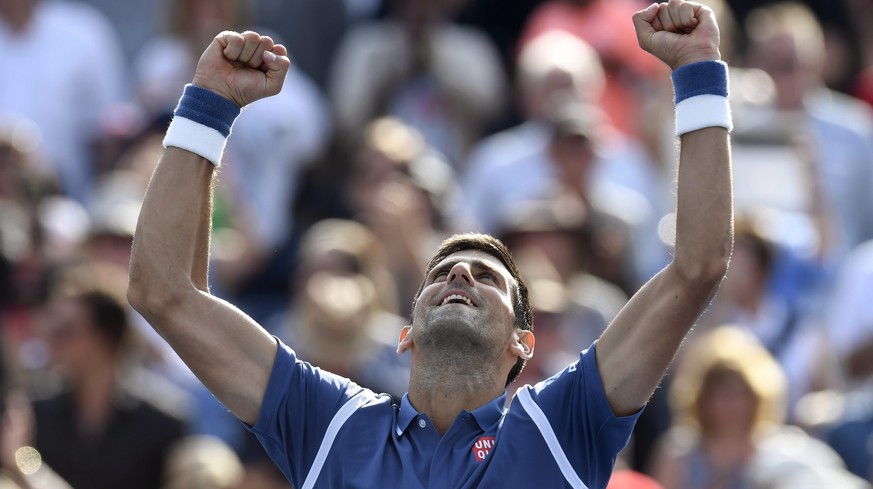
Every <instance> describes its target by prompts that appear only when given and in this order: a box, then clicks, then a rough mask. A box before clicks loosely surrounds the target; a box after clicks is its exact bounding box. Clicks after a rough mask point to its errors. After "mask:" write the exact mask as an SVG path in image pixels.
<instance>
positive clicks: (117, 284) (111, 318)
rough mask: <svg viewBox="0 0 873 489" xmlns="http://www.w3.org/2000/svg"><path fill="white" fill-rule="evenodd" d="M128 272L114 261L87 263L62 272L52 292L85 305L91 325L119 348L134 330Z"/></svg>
mask: <svg viewBox="0 0 873 489" xmlns="http://www.w3.org/2000/svg"><path fill="white" fill-rule="evenodd" d="M126 275H127V274H126V271H125V270H124V269H123V268H121V267H118V266H116V265H114V264H110V263H102V262H85V263H79V264H74V265H70V266H67V267H66V268H64V269H63V270H61V271H60V272H59V276H57V277H56V283H55V286H54V290H53V292H52V295H53V296H54V297H56V298H63V299H70V300H73V301H76V302H78V303H79V304H81V305H83V306H84V307H85V310H86V311H87V314H88V319H89V323H90V327H91V328H93V330H94V331H95V332H96V333H97V334H99V335H100V336H101V337H103V338H104V339H106V341H107V343H108V344H109V345H110V347H111V348H113V349H115V350H118V349H119V348H121V347H123V346H125V345H124V343H125V341H126V340H127V338H128V335H129V334H130V332H131V326H130V317H129V315H128V310H127V300H126V299H125V296H124V294H125V292H126V290H127V276H126Z"/></svg>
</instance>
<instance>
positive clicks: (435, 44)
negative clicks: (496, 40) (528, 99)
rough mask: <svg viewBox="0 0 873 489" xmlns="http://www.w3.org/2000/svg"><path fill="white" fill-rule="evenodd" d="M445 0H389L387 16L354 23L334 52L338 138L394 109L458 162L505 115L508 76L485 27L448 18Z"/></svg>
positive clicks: (349, 137) (350, 138) (352, 138)
mask: <svg viewBox="0 0 873 489" xmlns="http://www.w3.org/2000/svg"><path fill="white" fill-rule="evenodd" d="M451 3H452V2H450V1H448V0H422V1H416V2H409V1H405V0H391V1H390V3H389V12H390V15H389V16H388V17H387V18H386V19H384V20H381V21H373V22H366V23H361V24H358V25H355V26H353V27H352V28H351V29H350V30H349V31H348V32H347V33H346V35H345V37H344V38H343V41H342V42H341V44H340V46H339V48H338V49H337V52H336V57H335V59H334V62H333V67H332V69H331V76H330V89H329V94H330V99H331V102H332V103H333V107H334V112H335V113H336V118H337V126H338V130H339V131H340V135H341V137H342V138H343V139H344V140H346V141H355V140H356V139H357V138H359V137H360V132H359V131H360V128H361V127H363V126H364V125H365V124H366V123H367V122H369V121H370V120H372V119H375V118H377V117H380V116H384V115H393V116H396V117H398V118H399V119H400V120H402V121H403V122H405V123H407V124H409V125H411V126H412V127H414V128H415V129H417V130H418V131H419V132H421V133H422V134H423V135H424V137H425V140H426V141H427V142H428V143H429V144H430V145H431V146H433V147H435V148H436V149H437V150H439V151H440V152H442V153H443V154H445V155H446V156H447V157H448V158H449V160H450V161H451V162H452V163H453V164H454V165H455V166H456V168H458V167H460V165H461V163H462V162H463V161H465V158H466V155H467V152H468V151H469V149H470V147H471V146H472V144H473V143H474V142H475V141H476V140H478V139H479V138H480V137H481V136H482V135H483V134H484V131H485V130H486V129H487V127H488V124H489V123H490V122H492V121H493V120H495V118H496V117H497V116H498V115H500V112H501V110H502V105H503V103H504V94H505V90H506V87H505V85H506V81H505V79H504V78H505V76H504V73H503V70H502V68H501V66H500V58H499V54H498V53H497V51H496V50H495V48H494V46H493V45H492V44H491V42H490V40H489V39H488V38H487V37H485V36H484V35H483V34H481V33H480V32H478V31H476V30H474V29H472V28H469V27H462V26H458V25H454V24H452V23H451V22H449V17H450V14H451V11H452V9H453V6H452V5H451Z"/></svg>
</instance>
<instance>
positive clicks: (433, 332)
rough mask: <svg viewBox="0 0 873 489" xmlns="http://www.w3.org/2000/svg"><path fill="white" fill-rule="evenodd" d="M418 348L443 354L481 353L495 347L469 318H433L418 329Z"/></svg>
mask: <svg viewBox="0 0 873 489" xmlns="http://www.w3.org/2000/svg"><path fill="white" fill-rule="evenodd" d="M415 346H416V348H417V349H418V350H424V351H430V352H434V353H438V352H440V353H443V354H446V355H448V354H460V355H481V354H484V353H486V352H488V351H490V350H493V349H494V348H495V345H494V344H493V340H492V339H490V338H489V337H488V336H487V335H486V334H485V332H484V331H482V329H481V328H480V325H479V324H477V323H476V322H475V321H472V320H470V319H469V318H459V317H453V318H433V319H432V320H431V321H429V322H428V324H426V325H425V326H424V327H423V328H419V329H418V335H417V336H416V338H415Z"/></svg>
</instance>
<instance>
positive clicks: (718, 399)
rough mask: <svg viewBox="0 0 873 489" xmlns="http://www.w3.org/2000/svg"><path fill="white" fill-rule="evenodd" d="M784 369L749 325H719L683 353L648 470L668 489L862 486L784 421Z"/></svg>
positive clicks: (816, 443) (819, 446)
mask: <svg viewBox="0 0 873 489" xmlns="http://www.w3.org/2000/svg"><path fill="white" fill-rule="evenodd" d="M785 388H786V383H785V377H784V375H783V373H782V371H781V369H780V368H779V365H778V364H777V363H776V362H775V361H774V359H773V358H772V357H771V356H770V354H769V353H768V352H767V350H766V349H765V348H763V346H761V344H760V343H759V342H758V341H757V340H756V339H755V337H754V336H752V335H751V334H750V333H747V332H744V331H741V330H738V329H736V328H731V327H720V328H716V329H714V330H712V331H710V332H708V333H706V334H705V335H703V336H701V337H698V338H697V339H696V340H695V341H694V342H693V343H691V345H690V346H689V349H688V350H687V351H686V352H685V353H684V355H683V357H682V359H681V363H680V364H679V366H678V368H677V372H676V377H675V380H674V381H673V384H672V387H671V393H670V394H671V401H672V407H673V409H674V413H675V415H676V424H675V426H674V428H672V429H671V430H670V431H669V432H668V433H667V434H666V435H665V436H664V438H663V440H662V442H661V449H660V450H658V451H657V452H656V454H657V458H656V459H655V460H654V461H653V464H652V472H653V474H654V476H655V478H656V479H657V480H658V481H659V482H660V483H661V484H663V485H664V487H665V488H666V489H674V488H688V489H691V488H713V487H720V488H753V487H778V488H783V487H786V488H787V487H797V486H795V485H792V484H803V486H804V487H829V488H830V487H840V488H843V487H845V488H861V487H865V484H864V483H863V481H861V480H859V479H857V478H856V477H854V476H852V475H851V474H849V473H848V472H846V471H845V468H844V466H843V464H842V461H841V460H840V459H839V457H838V456H837V455H836V453H834V452H833V451H832V450H830V449H829V448H828V447H827V446H826V445H824V444H823V443H821V442H819V441H817V440H815V439H814V438H812V437H810V436H808V435H806V434H805V433H804V432H802V431H800V430H799V429H798V428H792V427H788V426H785V425H784V424H783V420H784V415H785V401H786V398H785V392H786V391H785Z"/></svg>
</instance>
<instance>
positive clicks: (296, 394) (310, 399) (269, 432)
mask: <svg viewBox="0 0 873 489" xmlns="http://www.w3.org/2000/svg"><path fill="white" fill-rule="evenodd" d="M276 341H277V342H278V344H279V348H278V351H277V353H276V360H275V362H274V363H273V370H272V372H271V374H270V380H269V382H268V383H267V390H266V392H265V393H264V400H263V402H262V404H261V411H260V413H259V415H258V421H257V422H256V423H255V425H254V426H252V427H249V428H248V429H249V430H250V431H251V432H252V433H253V434H254V435H255V436H256V437H257V438H258V441H260V442H261V444H262V445H263V447H264V449H265V450H266V452H267V454H268V455H269V456H270V458H271V459H272V460H273V462H275V463H276V465H277V466H278V467H279V469H280V470H281V471H282V473H283V474H285V477H287V478H288V480H290V481H291V482H292V483H293V484H294V485H295V486H296V487H299V486H300V484H302V482H303V480H304V479H305V478H306V474H308V473H309V468H310V467H311V465H312V461H313V460H314V459H315V456H316V453H318V448H319V446H320V444H321V440H322V439H323V438H324V434H325V432H326V431H327V427H328V425H329V424H330V422H331V420H332V419H333V417H334V415H335V414H336V413H337V411H339V409H340V408H341V407H342V406H343V405H344V404H345V403H346V402H347V401H348V400H349V399H351V398H352V397H355V396H356V395H359V394H361V393H364V392H365V389H363V388H362V387H360V386H358V385H357V384H355V383H354V382H352V381H350V380H348V379H346V378H343V377H340V376H338V375H335V374H332V373H330V372H326V371H324V370H322V369H320V368H318V367H313V366H312V365H310V364H309V363H306V362H303V361H301V360H299V359H298V358H297V355H296V354H295V353H294V350H292V349H291V348H289V347H288V346H287V345H285V344H284V343H282V342H281V341H280V340H278V339H277V340H276Z"/></svg>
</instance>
